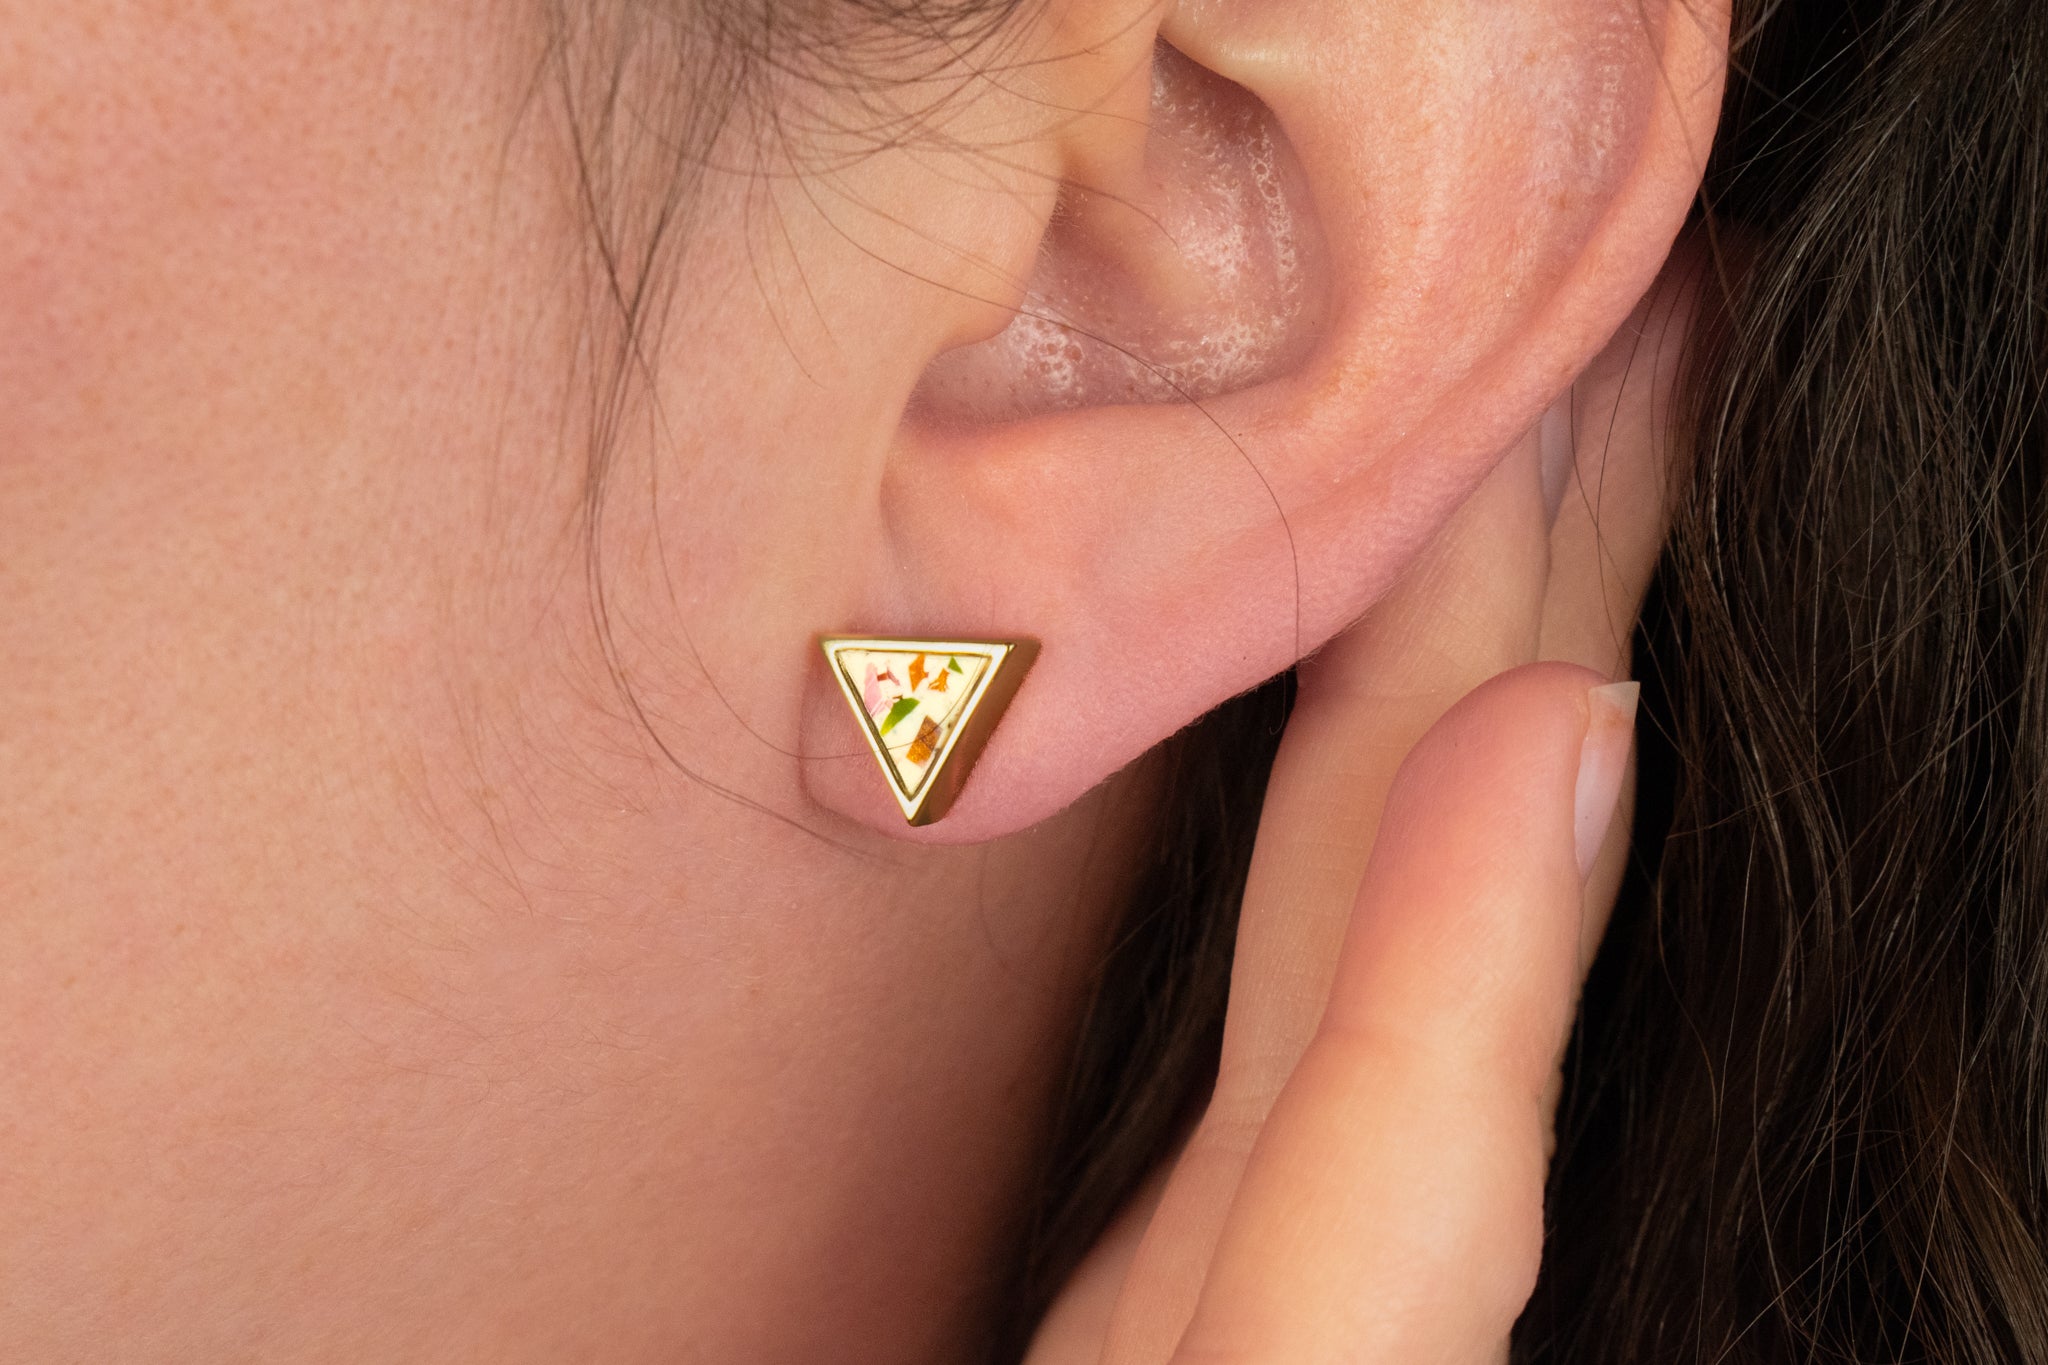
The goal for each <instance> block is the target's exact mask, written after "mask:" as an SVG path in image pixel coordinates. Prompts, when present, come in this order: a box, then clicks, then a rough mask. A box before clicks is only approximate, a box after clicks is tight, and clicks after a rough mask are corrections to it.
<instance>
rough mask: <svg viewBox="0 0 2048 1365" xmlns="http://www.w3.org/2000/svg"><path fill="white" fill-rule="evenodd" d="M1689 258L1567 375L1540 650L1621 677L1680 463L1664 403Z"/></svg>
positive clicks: (1687, 318)
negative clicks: (1565, 428)
mask: <svg viewBox="0 0 2048 1365" xmlns="http://www.w3.org/2000/svg"><path fill="white" fill-rule="evenodd" d="M1699 264H1700V263H1699V262H1698V261H1696V260H1695V259H1694V257H1693V254H1692V253H1691V252H1690V251H1688V250H1685V249H1681V250H1679V251H1676V252H1674V253H1673V256H1672V260H1671V263H1670V264H1669V265H1667V266H1666V267H1665V270H1664V273H1663V274H1662V275H1661V276H1659V278H1658V280H1657V282H1656V284H1655V285H1654V286H1652V288H1651V290H1650V292H1649V293H1648V294H1647V295H1646V296H1645V297H1644V300H1643V302H1642V303H1641V304H1640V305H1639V306H1638V307H1637V309H1636V311H1635V313H1634V314H1633V315H1632V316H1631V317H1630V318H1629V320H1628V322H1627V323H1626V324H1624V325H1623V326H1622V328H1621V330H1620V331H1619V332H1617V333H1616V334H1615V337H1614V339H1613V340H1612V341H1611V342H1609V343H1608V345H1607V347H1606V348H1605V350H1603V351H1602V353H1601V354H1600V355H1599V357H1597V358H1596V359H1595V360H1594V362H1593V364H1592V365H1591V366H1589V367H1588V368H1587V371H1586V373H1585V374H1584V375H1583V376H1582V377H1581V378H1580V380H1579V382H1578V383H1577V384H1575V385H1574V386H1573V389H1572V394H1571V399H1570V403H1569V407H1568V409H1566V411H1568V412H1569V414H1570V422H1569V427H1570V430H1569V435H1568V443H1569V447H1570V449H1569V450H1568V452H1566V453H1567V454H1568V455H1569V457H1570V463H1569V465H1568V467H1567V470H1566V473H1565V478H1564V481H1563V482H1564V487H1563V489H1562V490H1561V491H1562V497H1561V499H1560V504H1559V510H1558V517H1557V523H1556V526H1555V527H1554V528H1553V530H1552V532H1551V538H1550V547H1551V552H1550V577H1549V582H1548V591H1547V594H1546V596H1545V600H1544V606H1543V628H1542V644H1541V650H1542V657H1543V658H1546V659H1565V660H1569V661H1571V662H1574V663H1580V664H1584V665H1586V666H1587V667H1589V668H1592V669H1595V670H1598V671H1600V672H1603V673H1606V674H1607V675H1608V676H1610V677H1620V676H1623V674H1624V673H1625V671H1626V668H1625V666H1626V664H1627V662H1628V642H1629V637H1630V634H1631V633H1632V632H1633V631H1634V629H1635V623H1636V617H1637V614H1638V613H1639V612H1640V610H1641V608H1642V601H1643V594H1644V593H1645V592H1646V591H1647V590H1648V588H1649V584H1650V576H1651V574H1652V573H1653V572H1654V571H1655V568H1656V564H1657V558H1658V555H1659V554H1660V553H1661V552H1662V549H1663V544H1664V537H1665V532H1666V530H1667V528H1668V524H1669V511H1670V501H1671V498H1670V494H1671V489H1672V488H1673V487H1674V485H1675V481H1676V480H1677V479H1678V478H1679V477H1680V476H1681V475H1682V474H1683V468H1682V465H1681V463H1680V458H1681V457H1682V455H1683V453H1684V452H1683V449H1682V447H1681V446H1680V445H1679V443H1678V442H1676V441H1675V440H1674V439H1673V436H1672V432H1673V427H1674V423H1673V413H1672V404H1673V400H1674V397H1675V395H1676V391H1677V384H1678V378H1679V375H1680V370H1681V365H1682V362H1683V360H1684V350H1685V343H1686V339H1687V338H1688V337H1689V336H1690V335H1691V334H1692V330H1693V329H1692V316H1693V312H1694V309H1695V306H1696V301H1697V299H1698V293H1699V291H1698V280H1697V277H1698V272H1699Z"/></svg>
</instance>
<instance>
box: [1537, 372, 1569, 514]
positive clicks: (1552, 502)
mask: <svg viewBox="0 0 2048 1365" xmlns="http://www.w3.org/2000/svg"><path fill="white" fill-rule="evenodd" d="M1536 443H1537V447H1538V451H1539V453H1540V456H1541V459H1542V461H1543V505H1544V506H1545V507H1547V508H1549V509H1550V519H1551V520H1552V521H1553V522H1554V521H1556V520H1557V510H1558V509H1559V508H1560V507H1563V506H1564V490H1565V488H1566V487H1567V486H1568V485H1569V484H1570V483H1571V474H1572V464H1573V462H1574V460H1573V456H1574V452H1573V449H1572V391H1571V390H1570V389H1566V390H1565V391H1564V393H1563V394H1562V395H1561V396H1560V397H1559V398H1558V400H1557V401H1556V402H1555V403H1552V404H1551V405H1550V407H1549V408H1548V409H1546V410H1545V411H1544V414H1543V421H1542V423H1541V425H1540V426H1539V427H1538V429H1537V433H1536Z"/></svg>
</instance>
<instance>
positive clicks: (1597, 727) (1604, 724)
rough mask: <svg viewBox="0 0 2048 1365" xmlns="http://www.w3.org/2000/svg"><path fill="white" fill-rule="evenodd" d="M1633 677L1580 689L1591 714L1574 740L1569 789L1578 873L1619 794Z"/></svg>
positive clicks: (1632, 720)
mask: <svg viewBox="0 0 2048 1365" xmlns="http://www.w3.org/2000/svg"><path fill="white" fill-rule="evenodd" d="M1641 692H1642V686H1641V685H1640V684H1638V683H1632V682H1619V683H1608V684H1607V685H1606V686H1604V687H1596V688H1594V689H1593V690H1592V691H1590V692H1588V693H1587V694H1586V701H1587V706H1588V708H1589V709H1590V710H1591V712H1592V715H1591V718H1590V719H1589V720H1588V721H1587V724H1586V739H1585V742H1584V743H1583V744H1581V745H1580V746H1579V782H1578V787H1577V789H1576V790H1575V792H1574V793H1573V822H1572V828H1573V833H1574V837H1575V839H1576V846H1577V849H1578V855H1579V875H1580V876H1581V877H1584V876H1585V875H1586V874H1587V873H1588V872H1591V871H1592V870H1593V859H1595V858H1597V857H1598V856H1600V845H1601V844H1602V843H1603V842H1605V841H1606V838H1607V828H1608V826H1609V825H1612V824H1613V823H1614V808H1615V805H1616V803H1617V802H1618V801H1619V800H1620V799H1621V779H1622V775H1623V774H1624V773H1626V772H1627V771H1628V754H1629V749H1630V748H1631V747H1632V746H1633V745H1634V744H1635V738H1636V698H1637V697H1638V696H1639V695H1640V694H1641Z"/></svg>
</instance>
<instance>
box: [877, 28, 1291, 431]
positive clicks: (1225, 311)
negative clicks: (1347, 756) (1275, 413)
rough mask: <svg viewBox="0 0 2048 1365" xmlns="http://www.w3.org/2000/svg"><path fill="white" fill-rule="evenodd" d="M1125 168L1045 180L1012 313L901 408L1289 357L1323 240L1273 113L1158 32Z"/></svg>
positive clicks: (1170, 376) (1124, 386)
mask: <svg viewBox="0 0 2048 1365" xmlns="http://www.w3.org/2000/svg"><path fill="white" fill-rule="evenodd" d="M1136 164H1138V165H1139V169H1138V170H1136V171H1135V172H1134V173H1133V174H1132V175H1131V176H1130V177H1129V180H1128V183H1119V184H1113V185H1080V184H1075V183H1071V182H1070V183H1068V184H1066V185H1064V186H1062V188H1061V193H1060V197H1059V201H1058V205H1057V207H1056V208H1055V209H1054V212H1053V214H1052V217H1051V219H1050V221H1049V222H1048V224H1047V226H1046V230H1045V234H1044V237H1043V239H1042V240H1041V241H1040V244H1039V250H1038V256H1037V261H1036V264H1035V267H1034V269H1033V272H1032V278H1031V281H1030V283H1029V286H1028V287H1027V289H1026V291H1025V295H1024V300H1023V303H1022V304H1021V305H1020V306H1019V308H1018V311H1017V313H1016V315H1015V316H1014V317H1013V318H1012V319H1011V321H1010V323H1009V325H1008V326H1007V327H1005V328H1004V329H1003V330H1002V331H1001V332H999V333H998V334H996V335H995V336H993V337H991V338H988V339H987V340H984V341H978V342H975V343H973V344H971V345H966V346H961V347H956V348H954V349H953V350H950V351H947V352H944V353H943V354H941V355H939V356H938V357H937V358H936V359H935V360H934V361H933V362H932V364H931V366H930V367H929V368H928V369H927V370H926V372H925V374H924V376H923V378H922V380H921V381H920V383H919V385H918V388H917V390H916V392H915V393H914V394H913V396H912V400H911V416H912V417H913V418H916V419H923V420H927V421H932V422H936V423H942V424H980V423H993V422H1006V421H1016V420H1020V419H1023V418H1028V417H1034V416H1038V415H1040V414H1043V413H1048V412H1059V411H1063V410H1066V409H1071V408H1080V407H1093V406H1101V405H1108V404H1128V403H1176V402H1190V401H1192V402H1197V403H1199V402H1203V401H1205V400H1207V399H1211V398H1215V397H1218V396H1220V395H1222V394H1226V393H1233V392H1236V391H1239V390H1242V389H1248V388H1252V387H1255V386H1256V385H1259V384H1261V383H1264V382H1266V381H1268V380H1272V379H1276V378H1279V377H1280V376H1282V375H1284V374H1287V373H1289V372H1290V371H1292V370H1294V369H1295V368H1297V367H1298V366H1299V365H1300V364H1301V362H1302V361H1303V359H1304V358H1305V357H1306V356H1307V355H1308V353H1309V352H1310V351H1311V349H1312V348H1313V346H1314V343H1315V340H1316V338H1317V336H1318V335H1319V334H1320V331H1321V328H1322V324H1323V320H1324V316H1325V312H1326V309H1327V299H1328V293H1329V290H1328V287H1327V282H1328V278H1329V271H1328V267H1327V253H1326V251H1325V249H1324V244H1323V238H1322V233H1321V228H1320V225H1319V223H1318V220H1317V216H1316V213H1315V211H1314V204H1313V202H1312V200H1311V198H1310V194H1309V186H1308V181H1307V177H1306V175H1305V174H1304V172H1303V170H1302V168H1301V165H1300V163H1299V161H1298V159H1297V158H1296V156H1295V153H1294V149H1293V147H1292V146H1291V145H1290V144H1289V142H1288V140H1287V136H1286V134H1285V132H1284V131H1283V130H1282V129H1281V127H1280V123H1279V120H1278V119H1277V118H1275V117H1274V115H1273V112H1272V110H1270V109H1269V108H1267V106H1266V105H1265V104H1264V103H1263V102H1262V101H1261V100H1259V99H1258V97H1257V96H1255V95H1253V94H1252V93H1251V92H1250V91H1249V90H1246V89H1245V88H1244V87H1243V86H1241V85H1237V84H1235V83H1234V82H1232V81H1229V80H1226V79H1224V78H1223V77H1222V76H1219V75H1217V74H1216V73H1215V72H1213V71H1210V70H1208V69H1207V68H1205V67H1203V66H1202V65H1200V64H1199V63H1197V62H1195V61H1193V60H1191V59H1190V58H1188V57H1186V56H1184V55H1182V54H1181V53H1180V52H1179V51H1177V50H1176V49H1174V48H1173V47H1172V46H1170V45H1169V44H1167V43H1165V42H1161V43H1159V44H1158V45H1157V47H1156V50H1155V53H1154V61H1153V68H1152V99H1151V108H1150V116H1149V121H1148V127H1147V129H1146V133H1145V148H1144V156H1143V158H1142V160H1141V161H1140V162H1137V163H1136Z"/></svg>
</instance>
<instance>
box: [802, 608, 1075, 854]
mask: <svg viewBox="0 0 2048 1365" xmlns="http://www.w3.org/2000/svg"><path fill="white" fill-rule="evenodd" d="M819 644H820V645H822V646H823V648H824V650H825V662H826V665H827V666H828V667H829V668H830V669H831V670H832V677H833V679H834V680H835V681H837V682H838V684H839V690H840V691H841V692H843V693H845V694H846V703H847V705H849V706H851V707H852V708H853V714H854V719H855V720H856V721H857V722H858V723H859V725H860V732H861V734H862V736H864V737H865V738H866V739H867V742H868V748H870V749H871V750H873V751H874V755H875V761H876V762H877V763H880V764H881V765H882V775H883V776H884V777H885V778H887V779H888V781H889V791H890V792H891V793H892V794H893V795H894V796H895V798H896V804H897V805H899V806H901V807H902V808H903V818H904V819H906V820H908V821H909V822H910V823H911V824H913V825H928V824H930V823H931V822H932V821H934V820H936V819H938V818H939V817H940V816H942V815H944V814H945V813H946V811H947V809H948V808H949V807H950V806H951V805H952V804H953V798H954V797H956V796H958V795H959V794H960V788H961V787H962V785H964V784H965V783H966V781H967V774H968V773H969V771H971V770H972V769H973V767H974V761H975V760H976V759H978V758H980V757H981V750H982V746H984V745H985V744H987V743H988V737H989V732H990V731H992V730H994V729H995V728H996V722H997V721H999V720H1001V719H1002V716H1003V709H1004V708H1005V707H1007V706H1008V705H1009V704H1010V698H1012V697H1014V696H1016V695H1017V687H1018V684H1020V683H1022V682H1023V681H1024V674H1025V672H1026V671H1027V670H1029V669H1030V667H1031V663H1032V660H1034V659H1036V658H1037V657H1038V642H1037V641H1036V640H902V639H880V638H874V637H868V636H857V635H828V636H826V637H825V638H824V639H822V640H820V641H819Z"/></svg>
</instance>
